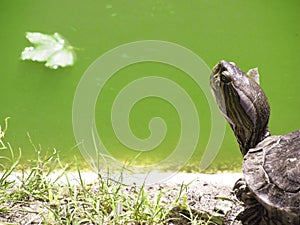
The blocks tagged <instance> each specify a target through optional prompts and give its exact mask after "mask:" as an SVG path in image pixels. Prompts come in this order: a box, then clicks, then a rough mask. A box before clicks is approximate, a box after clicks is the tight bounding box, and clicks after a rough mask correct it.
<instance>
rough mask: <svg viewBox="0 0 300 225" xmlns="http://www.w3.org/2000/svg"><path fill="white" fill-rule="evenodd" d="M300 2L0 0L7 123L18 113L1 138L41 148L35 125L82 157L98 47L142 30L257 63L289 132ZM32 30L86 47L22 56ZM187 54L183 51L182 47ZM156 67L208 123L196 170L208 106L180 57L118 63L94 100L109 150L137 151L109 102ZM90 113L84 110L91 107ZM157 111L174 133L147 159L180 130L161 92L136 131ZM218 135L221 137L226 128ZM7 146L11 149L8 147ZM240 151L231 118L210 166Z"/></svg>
mask: <svg viewBox="0 0 300 225" xmlns="http://www.w3.org/2000/svg"><path fill="white" fill-rule="evenodd" d="M299 10H300V3H299V2H298V1H296V0H290V1H258V0H254V1H237V0H235V1H234V0H228V1H220V0H193V1H179V0H169V1H163V0H154V1H139V0H130V1H129V0H115V1H104V0H101V1H80V0H76V1H64V0H63V1H62V0H52V1H29V0H25V1H19V2H18V3H16V2H13V1H8V0H2V1H1V2H0V27H1V32H0V82H1V95H0V100H1V101H0V102H1V110H0V124H1V125H2V127H3V126H4V118H5V117H7V116H10V117H11V119H10V120H9V129H8V131H7V133H6V136H5V139H4V140H3V141H4V142H5V143H6V142H9V143H10V144H11V145H12V146H13V148H14V149H18V148H19V147H20V148H21V149H22V154H23V162H25V161H26V160H28V159H30V158H32V157H33V155H34V151H33V148H32V146H31V144H30V141H29V138H28V136H27V132H28V133H29V134H30V136H31V139H32V141H33V142H34V143H35V144H36V145H41V148H42V150H43V151H44V152H46V151H52V150H53V149H54V148H55V149H57V150H58V151H59V153H60V156H61V158H62V159H63V161H64V162H71V161H73V160H74V156H76V157H77V158H79V159H80V160H83V159H82V158H81V153H80V150H79V149H78V147H77V144H78V143H76V140H75V137H74V133H73V127H72V105H73V100H74V96H75V93H76V88H77V86H78V84H79V81H80V79H81V78H82V77H83V75H84V72H85V71H86V70H87V68H88V67H89V66H90V65H91V64H92V63H93V62H94V61H95V60H96V59H97V58H98V57H99V56H101V55H103V54H104V53H106V52H108V51H109V50H111V49H113V48H116V47H118V46H120V45H123V44H126V43H131V42H135V41H142V40H161V41H167V42H171V43H176V44H178V45H179V46H183V47H185V48H187V49H189V50H190V51H192V52H194V53H195V54H196V55H198V56H199V57H201V58H202V60H204V62H205V63H206V64H207V65H208V67H209V68H212V67H213V66H214V65H215V64H216V63H217V62H218V61H219V60H220V59H226V60H228V61H234V62H236V63H237V64H238V65H239V66H240V67H241V68H242V69H243V70H245V71H248V69H250V68H252V67H258V68H259V71H260V76H261V77H260V78H261V86H262V87H263V89H264V90H265V92H266V94H267V96H268V98H269V101H270V104H271V119H270V124H269V127H270V130H271V132H272V133H273V134H283V133H287V132H290V131H293V130H296V129H299V128H300V120H299V115H300V90H299V87H300V86H299V84H300V76H299V74H298V66H299V64H300V14H299ZM28 31H31V32H42V33H47V34H53V33H54V32H58V33H60V34H62V35H64V36H65V37H66V38H67V39H68V40H69V42H70V43H71V44H72V45H73V46H75V47H77V48H78V49H79V50H77V51H76V54H77V58H78V59H77V62H76V64H75V65H74V66H73V67H67V68H59V69H57V70H51V69H49V68H46V67H45V66H44V65H43V63H37V62H31V61H21V60H20V54H21V52H22V50H23V49H24V48H25V47H26V46H30V43H29V42H28V41H27V40H26V38H25V33H26V32H28ZM179 60H184V59H180V57H179ZM116 63H118V62H116ZM154 75H155V76H161V77H163V78H166V79H171V80H172V81H174V82H176V83H177V84H178V85H179V86H181V87H182V88H184V90H185V91H186V93H188V94H189V96H190V98H191V99H192V100H193V103H194V105H195V107H196V109H197V112H198V119H199V123H200V129H199V141H198V143H197V146H196V148H195V151H194V152H193V156H192V157H191V159H190V160H189V163H188V164H187V165H186V167H185V168H186V170H196V171H197V169H198V166H199V163H200V160H201V158H202V156H203V154H204V151H205V148H206V145H207V143H208V139H209V136H210V130H211V121H212V117H211V112H210V107H209V103H208V100H207V98H206V96H205V93H204V92H203V90H201V88H199V86H198V85H197V84H196V83H195V81H194V80H193V79H191V78H190V77H189V76H188V75H187V74H186V73H185V72H184V71H182V70H180V69H178V68H176V67H174V66H172V65H167V64H164V63H159V62H140V63H135V64H132V65H130V66H127V67H125V68H123V69H121V70H119V71H117V72H116V73H115V74H114V76H113V77H111V79H109V80H108V81H107V82H106V83H105V85H104V87H103V89H102V91H101V93H100V95H99V97H98V100H97V104H96V107H95V124H96V127H97V131H98V133H99V136H100V138H101V140H102V141H103V144H104V145H105V146H106V148H107V149H108V150H109V154H110V155H111V156H113V157H115V158H116V159H117V160H119V161H122V160H129V159H130V158H132V157H134V156H136V154H137V153H138V151H135V150H132V149H130V148H128V147H126V146H124V145H123V144H121V143H120V141H119V140H118V138H117V137H116V135H115V133H114V129H113V127H112V123H111V108H112V105H113V102H114V99H115V98H116V96H117V94H118V93H119V92H120V91H121V90H122V88H124V87H125V86H126V85H127V84H129V83H131V82H132V81H134V80H137V79H139V78H142V77H147V76H154ZM204 75H205V76H207V82H209V73H208V74H207V75H206V74H201V72H199V76H204ZM99 82H101V80H99ZM87 101H88V99H87ZM82 117H83V119H85V115H82ZM153 117H161V118H163V119H164V121H165V123H166V125H167V133H166V136H165V139H164V140H163V141H162V143H161V144H159V145H158V146H157V147H156V148H154V149H153V150H151V151H144V153H143V154H142V157H140V158H139V159H138V163H139V164H146V165H148V164H149V165H150V164H155V163H157V162H159V161H161V160H162V159H164V158H166V157H167V156H168V155H170V154H171V153H172V151H173V149H174V148H175V147H176V144H177V142H178V138H179V137H180V135H181V125H180V115H179V114H178V112H177V110H176V108H175V107H174V106H173V105H172V104H170V103H169V102H167V101H165V100H164V99H161V98H158V97H155V96H153V97H148V98H145V99H143V100H141V101H139V102H138V103H137V104H136V105H134V107H133V108H132V110H131V112H130V116H129V122H128V123H129V124H130V126H131V130H132V132H133V133H134V134H135V135H136V136H137V137H139V138H142V139H143V138H147V137H149V135H150V130H149V128H148V124H149V121H150V120H151V118H153ZM191 132H192V131H191ZM191 135H192V134H191ZM191 137H192V136H191ZM217 138H218V137H217ZM215 141H216V142H219V141H220V138H218V140H215ZM0 154H6V152H5V150H1V152H0ZM181 154H183V155H184V153H181ZM241 161H242V158H241V155H240V152H239V148H238V145H237V143H236V140H235V138H234V136H233V134H232V132H231V130H230V128H229V126H228V125H226V133H225V136H224V140H223V142H222V145H221V148H220V149H219V150H218V155H217V157H216V158H215V160H214V161H213V163H212V164H211V165H210V167H209V168H210V169H213V170H214V169H217V170H219V169H221V170H231V169H237V168H239V167H240V164H241Z"/></svg>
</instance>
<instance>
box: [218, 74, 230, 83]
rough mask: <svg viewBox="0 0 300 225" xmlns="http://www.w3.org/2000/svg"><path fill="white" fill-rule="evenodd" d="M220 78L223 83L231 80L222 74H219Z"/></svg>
mask: <svg viewBox="0 0 300 225" xmlns="http://www.w3.org/2000/svg"><path fill="white" fill-rule="evenodd" d="M220 79H221V81H222V82H224V83H229V82H231V79H230V78H229V77H228V76H225V75H224V74H221V76H220Z"/></svg>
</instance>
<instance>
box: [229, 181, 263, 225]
mask: <svg viewBox="0 0 300 225" xmlns="http://www.w3.org/2000/svg"><path fill="white" fill-rule="evenodd" d="M233 191H234V194H235V196H236V197H237V199H238V200H240V201H241V202H243V203H244V211H242V212H240V213H239V214H238V216H237V219H238V220H240V221H241V222H242V224H244V225H263V224H264V222H263V220H262V219H263V215H264V210H265V209H264V208H263V206H262V205H261V204H260V203H259V202H258V201H257V200H256V199H255V197H254V196H253V194H252V193H251V191H250V190H249V188H248V186H247V184H246V181H245V180H244V179H242V178H241V179H239V180H238V181H237V182H236V183H235V185H234V187H233Z"/></svg>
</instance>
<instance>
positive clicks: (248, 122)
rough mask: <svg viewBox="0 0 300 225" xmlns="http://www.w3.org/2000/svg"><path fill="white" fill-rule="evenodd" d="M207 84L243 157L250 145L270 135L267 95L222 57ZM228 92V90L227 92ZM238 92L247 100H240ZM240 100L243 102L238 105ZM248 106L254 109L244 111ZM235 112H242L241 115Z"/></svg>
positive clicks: (254, 144)
mask: <svg viewBox="0 0 300 225" xmlns="http://www.w3.org/2000/svg"><path fill="white" fill-rule="evenodd" d="M210 85H211V88H212V91H213V94H214V96H215V99H216V100H217V103H218V105H219V107H220V110H221V112H222V113H223V115H224V117H225V119H226V120H227V121H228V123H229V124H230V126H231V128H232V130H233V132H234V134H235V136H236V138H237V141H238V143H239V145H240V149H241V152H242V154H243V156H244V155H246V153H247V151H248V150H249V149H250V148H252V147H255V146H256V145H257V144H258V143H259V142H260V141H261V140H263V139H264V138H265V137H266V136H269V135H270V133H269V131H268V121H269V116H270V106H269V103H268V100H267V97H266V95H265V93H264V92H263V90H262V89H261V88H260V87H259V85H258V84H257V83H256V82H255V81H254V80H253V79H252V78H250V77H249V76H248V75H247V74H245V73H244V72H243V71H241V70H240V69H239V68H238V67H237V66H236V65H235V64H233V63H229V62H226V61H225V60H222V61H220V62H219V63H218V64H217V65H216V66H215V67H214V69H213V72H212V75H211V79H210ZM230 90H231V91H230ZM228 92H230V93H229V94H228ZM236 92H237V93H236ZM241 95H243V97H244V99H245V100H248V102H247V101H241V100H242V99H241ZM240 102H244V103H245V104H244V105H241V103H240ZM247 107H249V109H251V108H252V109H253V110H252V111H251V110H250V111H248V112H246V111H247ZM233 108H235V109H239V110H234V109H233ZM238 115H243V117H242V118H241V116H238ZM239 117H240V118H239ZM253 117H255V118H253Z"/></svg>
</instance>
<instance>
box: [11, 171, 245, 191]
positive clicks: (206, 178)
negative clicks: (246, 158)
mask: <svg viewBox="0 0 300 225" xmlns="http://www.w3.org/2000/svg"><path fill="white" fill-rule="evenodd" d="M66 174H67V176H68V179H69V181H70V182H71V183H72V184H75V185H76V183H78V182H80V178H79V175H78V173H77V172H67V173H66ZM13 176H18V174H14V175H13ZM58 177H60V178H59V180H58V181H59V182H62V183H65V182H67V181H66V177H65V176H61V172H59V171H58V172H55V173H53V174H51V175H50V178H51V179H53V180H56V179H57V178H58ZM103 177H109V178H110V179H112V180H117V181H119V182H122V183H124V184H127V185H132V184H136V185H142V184H145V185H155V184H188V183H191V182H196V181H198V182H199V181H200V182H203V183H207V184H212V185H214V186H227V187H230V188H232V187H233V185H234V183H235V182H236V181H237V180H238V179H239V178H241V177H242V173H216V174H203V173H162V172H152V173H148V174H132V173H131V174H125V173H122V174H120V173H119V174H118V173H114V174H110V175H109V176H108V175H107V174H104V175H103ZM121 177H122V179H121ZM81 178H82V180H83V181H84V182H85V183H94V182H96V181H97V179H98V175H97V173H95V172H81Z"/></svg>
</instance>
